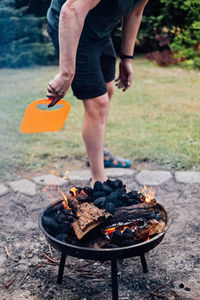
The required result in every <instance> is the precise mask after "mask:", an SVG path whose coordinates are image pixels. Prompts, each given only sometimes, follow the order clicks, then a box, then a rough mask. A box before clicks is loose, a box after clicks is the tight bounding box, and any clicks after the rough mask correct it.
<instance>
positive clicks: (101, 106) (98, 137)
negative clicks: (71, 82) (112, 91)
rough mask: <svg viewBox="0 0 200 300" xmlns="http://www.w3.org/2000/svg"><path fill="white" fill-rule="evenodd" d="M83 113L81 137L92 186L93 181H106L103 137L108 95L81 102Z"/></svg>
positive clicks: (107, 109)
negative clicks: (88, 164)
mask: <svg viewBox="0 0 200 300" xmlns="http://www.w3.org/2000/svg"><path fill="white" fill-rule="evenodd" d="M83 104H84V108H85V113H84V118H83V127H82V135H83V140H84V143H85V147H86V151H87V154H88V159H89V162H90V168H91V172H92V182H91V185H92V186H93V184H94V182H95V181H97V180H98V181H101V182H103V181H105V180H106V179H107V177H106V173H105V170H104V137H105V127H106V119H107V115H108V111H109V97H108V93H106V94H104V95H102V96H99V97H96V98H91V99H87V100H83Z"/></svg>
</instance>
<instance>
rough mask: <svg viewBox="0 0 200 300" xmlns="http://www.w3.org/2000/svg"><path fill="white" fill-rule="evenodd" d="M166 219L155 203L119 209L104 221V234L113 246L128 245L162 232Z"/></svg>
mask: <svg viewBox="0 0 200 300" xmlns="http://www.w3.org/2000/svg"><path fill="white" fill-rule="evenodd" d="M166 218H167V216H165V215H163V214H161V213H160V209H159V205H158V204H157V203H156V201H152V202H151V203H145V202H144V203H141V204H138V205H133V206H128V207H121V208H119V209H118V210H116V212H115V214H114V216H113V217H112V218H110V219H108V220H107V221H106V223H107V225H106V229H105V230H104V232H105V234H106V237H107V238H108V239H110V240H111V242H112V243H113V244H116V245H118V246H122V245H123V246H125V245H130V244H134V243H137V242H140V241H143V240H145V239H147V238H149V237H151V236H154V235H156V234H159V233H161V232H164V231H165V224H166Z"/></svg>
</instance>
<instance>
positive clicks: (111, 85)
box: [106, 80, 114, 100]
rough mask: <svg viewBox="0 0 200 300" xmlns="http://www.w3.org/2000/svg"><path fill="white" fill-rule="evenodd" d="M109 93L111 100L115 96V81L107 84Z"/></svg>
mask: <svg viewBox="0 0 200 300" xmlns="http://www.w3.org/2000/svg"><path fill="white" fill-rule="evenodd" d="M106 87H107V92H108V98H109V100H111V98H112V96H113V94H114V81H113V80H112V81H110V82H107V83H106Z"/></svg>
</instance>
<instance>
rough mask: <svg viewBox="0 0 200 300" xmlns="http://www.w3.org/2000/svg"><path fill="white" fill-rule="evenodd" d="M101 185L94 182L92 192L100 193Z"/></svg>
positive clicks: (98, 182)
mask: <svg viewBox="0 0 200 300" xmlns="http://www.w3.org/2000/svg"><path fill="white" fill-rule="evenodd" d="M102 190H103V189H102V183H101V182H100V181H96V182H95V184H94V192H97V191H102Z"/></svg>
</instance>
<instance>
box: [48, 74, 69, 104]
mask: <svg viewBox="0 0 200 300" xmlns="http://www.w3.org/2000/svg"><path fill="white" fill-rule="evenodd" d="M72 79H73V76H71V77H69V76H63V75H61V74H60V73H59V74H57V75H56V76H55V77H54V79H52V80H50V81H49V84H48V88H47V97H48V98H51V99H52V102H51V103H50V104H49V105H48V107H52V106H54V105H55V104H56V103H57V102H58V101H59V100H60V99H61V98H63V97H64V96H65V94H66V92H67V91H68V89H69V87H70V85H71V82H72Z"/></svg>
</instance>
